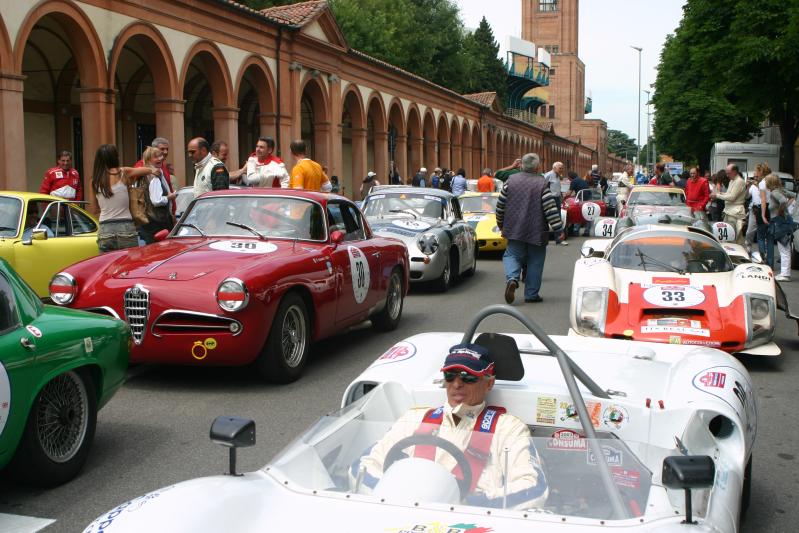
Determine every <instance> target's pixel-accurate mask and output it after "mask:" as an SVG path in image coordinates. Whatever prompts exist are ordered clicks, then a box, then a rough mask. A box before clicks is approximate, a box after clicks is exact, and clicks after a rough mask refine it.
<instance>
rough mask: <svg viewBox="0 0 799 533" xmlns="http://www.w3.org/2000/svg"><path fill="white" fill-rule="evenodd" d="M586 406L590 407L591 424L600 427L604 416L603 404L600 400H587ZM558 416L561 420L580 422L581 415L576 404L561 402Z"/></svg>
mask: <svg viewBox="0 0 799 533" xmlns="http://www.w3.org/2000/svg"><path fill="white" fill-rule="evenodd" d="M585 407H586V409H588V416H590V417H591V424H593V426H594V427H599V424H600V422H601V420H600V418H601V416H602V404H601V403H599V402H585ZM558 418H559V419H560V421H561V422H566V421H571V422H574V423H577V424H579V423H580V416H579V415H578V414H577V409H575V408H574V405H573V404H571V403H568V402H560V405H558Z"/></svg>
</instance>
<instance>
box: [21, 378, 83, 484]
mask: <svg viewBox="0 0 799 533" xmlns="http://www.w3.org/2000/svg"><path fill="white" fill-rule="evenodd" d="M96 424H97V400H96V393H95V390H94V387H93V384H92V382H91V380H90V379H88V378H87V374H86V373H85V372H82V371H76V370H72V371H69V372H65V373H63V374H60V375H58V376H56V377H55V378H53V379H52V380H50V381H49V382H47V383H46V384H45V385H44V386H43V387H42V389H41V390H40V391H39V394H38V395H37V396H36V399H35V400H34V402H33V405H32V406H31V411H30V413H29V414H28V421H27V423H26V426H25V432H24V434H23V436H22V440H21V442H20V445H19V447H18V448H17V453H16V455H15V456H14V459H13V461H12V463H11V465H10V469H11V471H12V472H13V473H14V476H15V477H17V478H18V479H20V480H22V481H26V482H29V483H31V484H35V485H40V486H55V485H60V484H61V483H64V482H66V481H68V480H70V479H71V478H73V477H74V476H75V475H76V474H77V473H78V472H79V471H80V469H81V467H82V466H83V463H84V462H85V461H86V457H87V456H88V453H89V448H90V447H91V442H92V440H93V438H94V430H95V426H96Z"/></svg>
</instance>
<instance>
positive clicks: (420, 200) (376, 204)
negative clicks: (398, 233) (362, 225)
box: [362, 193, 446, 219]
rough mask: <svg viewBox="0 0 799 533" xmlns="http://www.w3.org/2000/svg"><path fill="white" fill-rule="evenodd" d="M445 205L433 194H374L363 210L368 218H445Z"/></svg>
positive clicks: (367, 200)
mask: <svg viewBox="0 0 799 533" xmlns="http://www.w3.org/2000/svg"><path fill="white" fill-rule="evenodd" d="M445 203H446V199H445V198H442V197H440V196H435V195H432V194H408V193H397V194H372V195H369V196H368V197H367V199H366V205H364V206H363V208H362V209H363V214H364V215H366V216H367V217H387V216H397V217H410V218H416V219H418V218H422V217H425V218H444V205H445Z"/></svg>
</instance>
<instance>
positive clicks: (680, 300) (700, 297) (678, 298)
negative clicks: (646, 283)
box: [644, 285, 705, 307]
mask: <svg viewBox="0 0 799 533" xmlns="http://www.w3.org/2000/svg"><path fill="white" fill-rule="evenodd" d="M644 300H646V301H647V302H649V303H650V304H652V305H656V306H658V307H694V306H697V305H699V304H701V303H702V302H704V301H705V295H704V294H703V293H702V291H701V290H699V289H697V288H696V287H691V286H688V285H655V286H654V287H649V288H648V289H646V290H645V291H644Z"/></svg>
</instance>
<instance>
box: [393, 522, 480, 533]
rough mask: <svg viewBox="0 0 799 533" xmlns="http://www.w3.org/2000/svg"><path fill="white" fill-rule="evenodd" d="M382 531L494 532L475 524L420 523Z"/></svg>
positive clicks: (398, 532) (420, 532)
mask: <svg viewBox="0 0 799 533" xmlns="http://www.w3.org/2000/svg"><path fill="white" fill-rule="evenodd" d="M383 531H385V532H386V533H490V532H491V531H494V528H491V527H481V526H479V525H478V524H476V523H469V522H454V523H450V524H447V522H420V523H410V524H408V525H405V526H402V527H389V528H385V529H384V530H383Z"/></svg>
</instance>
